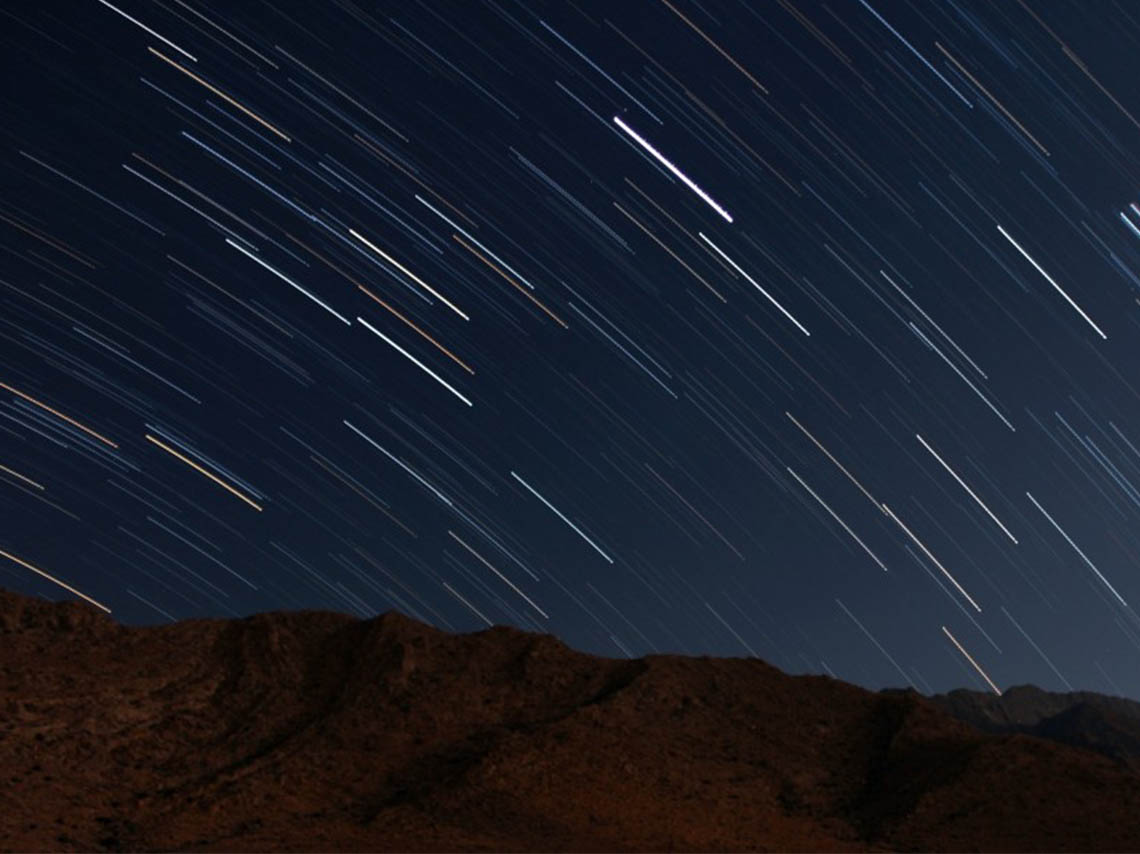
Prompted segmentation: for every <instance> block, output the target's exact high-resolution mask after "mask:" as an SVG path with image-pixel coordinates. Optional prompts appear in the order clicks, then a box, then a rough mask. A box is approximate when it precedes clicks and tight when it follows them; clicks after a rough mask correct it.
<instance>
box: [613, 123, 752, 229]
mask: <svg viewBox="0 0 1140 854" xmlns="http://www.w3.org/2000/svg"><path fill="white" fill-rule="evenodd" d="M614 124H616V125H617V126H618V127H619V128H621V129H622V130H623V131H625V132H626V133H627V134H628V135H629V136H630V137H632V138H633V141H634V142H636V143H637V144H638V145H640V146H641V147H642V148H644V149H645V150H646V151H647V152H649V153H650V154H651V155H653V157H654V159H655V160H657V162H658V163H660V164H661V165H662V166H664V167H665V168H666V169H668V170H669V171H670V172H672V173H673V174H674V175H676V176H677V177H678V178H680V179H681V181H682V182H683V183H684V185H685V186H686V187H688V188H689V189H690V190H692V191H693V192H694V193H696V194H697V195H698V196H700V197H701V198H702V199H703V200H704V201H705V204H707V205H708V206H709V207H710V208H712V209H713V210H714V211H716V212H717V213H718V214H720V215H721V216H722V217H723V218H724V220H725V221H726V222H732V214H730V213H729V212H728V211H726V210H725V209H724V208H722V207H721V206H720V205H718V204H717V203H716V202H714V201H713V200H712V197H711V196H710V195H709V194H708V193H706V192H705V191H704V190H702V189H701V188H700V187H698V186H697V185H696V184H694V183H693V181H692V180H691V179H690V178H689V176H688V175H686V174H685V173H684V172H682V171H681V170H680V169H678V168H677V167H676V166H674V165H673V164H672V163H670V162H669V160H668V159H667V158H666V157H665V155H663V154H662V153H661V152H660V151H658V150H657V149H656V148H654V147H653V146H652V145H650V144H649V142H648V141H647V140H646V139H645V138H644V137H642V136H641V135H640V134H639V133H638V132H637V131H635V130H634V129H633V128H631V127H630V126H629V125H627V124H626V123H625V122H623V121H622V120H621V117H620V116H614Z"/></svg>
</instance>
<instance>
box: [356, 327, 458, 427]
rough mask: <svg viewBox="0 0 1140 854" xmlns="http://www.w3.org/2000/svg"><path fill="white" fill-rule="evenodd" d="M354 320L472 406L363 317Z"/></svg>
mask: <svg viewBox="0 0 1140 854" xmlns="http://www.w3.org/2000/svg"><path fill="white" fill-rule="evenodd" d="M356 320H357V322H358V323H361V324H363V325H364V326H365V327H366V328H367V329H368V330H369V331H370V332H373V333H375V334H376V335H378V336H379V337H380V338H383V339H384V340H385V341H387V342H388V343H389V344H390V345H392V347H394V348H395V349H397V350H399V351H400V353H402V354H403V355H404V356H406V357H407V358H408V359H410V360H411V361H412V362H414V363H415V364H416V366H417V367H418V368H419V369H420V370H421V371H423V372H424V373H426V374H427V375H428V376H430V377H431V378H432V379H433V380H435V381H436V382H437V383H439V384H440V385H441V386H443V387H444V388H445V389H447V390H448V391H449V392H451V393H452V394H454V395H455V396H456V397H458V398H459V399H460V400H462V401H463V402H464V403H466V404H467V405H468V406H472V403H471V401H470V400H468V399H467V398H465V397H464V396H463V395H461V394H460V393H459V392H457V391H456V390H455V389H454V388H452V387H451V386H450V385H448V383H447V380H445V379H444V378H443V377H441V376H440V375H439V374H437V373H436V372H435V371H433V370H432V369H431V368H429V367H428V366H427V365H425V364H424V363H423V362H421V361H420V360H419V359H417V358H416V357H415V356H413V355H412V354H411V353H409V352H408V351H407V350H405V349H404V348H403V347H401V346H400V345H399V344H397V343H396V342H395V341H393V340H392V339H391V338H389V337H388V336H387V335H385V334H384V333H383V332H381V331H380V330H379V329H377V328H376V327H375V326H373V325H372V324H371V323H369V322H368V321H367V320H365V319H364V318H363V317H358V318H356Z"/></svg>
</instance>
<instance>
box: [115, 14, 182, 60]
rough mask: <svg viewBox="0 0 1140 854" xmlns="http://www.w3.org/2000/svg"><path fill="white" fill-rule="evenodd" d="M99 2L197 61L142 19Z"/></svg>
mask: <svg viewBox="0 0 1140 854" xmlns="http://www.w3.org/2000/svg"><path fill="white" fill-rule="evenodd" d="M99 2H100V3H102V4H103V5H104V6H106V7H107V8H108V9H110V10H111V11H112V12H116V13H118V14H120V15H122V16H123V17H124V18H126V19H127V20H128V21H130V22H131V23H132V24H134V25H135V26H136V27H140V28H142V29H144V30H146V31H147V32H148V33H150V34H151V35H152V36H154V37H155V38H156V39H158V40H159V41H161V42H162V43H163V44H168V45H170V46H171V47H172V48H174V49H175V50H176V51H178V52H179V53H180V54H182V55H183V56H184V57H186V58H187V59H188V60H190V61H191V62H197V61H198V60H197V59H195V58H194V57H193V56H191V55H190V54H188V53H187V52H186V51H184V50H183V49H182V48H180V47H179V46H178V45H176V44H175V43H174V42H172V41H171V40H170V39H168V38H166V37H165V36H160V35H159V34H158V33H156V32H155V31H154V30H152V29H151V28H150V27H148V26H147V25H146V24H144V23H143V22H142V21H139V20H136V19H134V18H132V17H131V16H130V15H128V14H127V13H126V12H124V11H123V10H122V9H116V8H115V7H114V6H112V5H111V4H110V3H108V2H107V0H99Z"/></svg>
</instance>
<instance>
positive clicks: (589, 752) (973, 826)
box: [0, 591, 1140, 851]
mask: <svg viewBox="0 0 1140 854" xmlns="http://www.w3.org/2000/svg"><path fill="white" fill-rule="evenodd" d="M1086 705H1087V704H1086ZM0 710H2V715H0V774H2V775H3V776H2V778H0V848H3V849H6V850H88V851H90V850H158V849H162V850H196V851H249V850H257V851H273V850H292V851H329V850H338V851H344V850H370V851H383V850H399V851H433V850H436V851H477V850H481V851H492V850H494V851H520V850H540V851H559V850H569V851H622V850H640V851H653V850H682V851H742V850H748V851H763V850H777V851H885V850H894V851H898V850H911V851H915V850H918V851H966V850H986V851H1094V850H1095V851H1128V850H1137V849H1140V775H1137V774H1135V773H1132V772H1131V771H1129V770H1128V769H1127V768H1124V767H1122V766H1121V765H1120V764H1119V763H1117V762H1114V761H1112V760H1110V759H1108V758H1106V757H1104V756H1101V755H1098V754H1096V753H1093V752H1090V751H1087V750H1080V749H1076V748H1073V747H1070V746H1068V745H1065V744H1057V743H1054V742H1053V741H1050V740H1045V739H1041V738H1037V737H1032V736H1027V735H1023V734H1019V733H1014V734H1002V733H987V732H983V731H981V730H979V729H977V728H975V727H973V726H969V725H967V724H966V723H963V722H962V721H959V720H956V719H955V718H953V717H952V716H950V715H949V714H947V713H946V712H945V711H943V710H942V709H941V708H939V707H938V705H936V704H935V703H932V702H928V701H927V700H926V699H924V698H922V697H920V696H919V695H917V694H914V693H913V692H900V693H889V694H888V693H873V692H870V691H866V690H864V689H862V688H858V687H856V686H854V685H849V684H847V683H844V682H839V681H836V680H833V679H830V678H828V677H823V676H788V675H786V674H784V673H782V672H780V671H779V670H776V669H775V668H773V667H771V666H769V665H767V664H765V663H764V662H762V661H759V660H756V659H717V658H686V657H681V656H669V655H657V656H649V657H646V658H643V659H636V660H624V659H623V660H615V659H606V658H600V657H596V656H591V655H586V654H583V653H579V652H575V651H574V650H571V649H569V648H568V647H566V646H565V645H564V644H562V643H560V642H559V641H558V640H556V639H554V638H553V637H550V636H546V635H535V634H529V633H526V632H522V631H519V630H516V629H510V628H501V627H496V628H492V629H488V630H486V631H481V632H477V633H473V634H462V635H460V634H449V633H446V632H442V631H439V630H437V629H434V628H431V627H429V626H425V625H422V624H420V623H418V622H416V621H414V620H411V619H409V618H406V617H402V616H400V615H398V614H394V613H388V614H385V615H383V616H381V617H378V618H376V619H372V620H364V621H362V620H357V619H354V618H352V617H348V616H344V615H340V614H333V613H325V612H312V611H305V612H293V613H271V614H260V615H257V616H253V617H249V618H246V619H241V620H186V621H182V622H178V623H174V624H171V625H167V626H162V627H153V628H128V627H124V626H121V625H118V624H116V623H115V622H113V621H112V620H111V619H110V618H108V617H106V616H105V615H103V614H101V613H100V612H98V611H96V610H94V609H92V608H89V607H87V606H84V605H80V604H75V603H68V604H53V603H49V602H45V601H42V600H38V599H31V598H26V597H22V596H17V595H14V594H10V593H3V592H2V591H0ZM1067 710H1068V711H1069V713H1070V715H1071V717H1072V718H1074V719H1077V718H1080V716H1081V715H1085V714H1086V712H1085V711H1083V710H1082V709H1081V707H1080V706H1073V705H1072V704H1070V706H1069V707H1068V709H1067ZM1065 711H1066V709H1059V710H1058V711H1057V712H1056V713H1054V714H1052V715H1049V716H1041V715H1038V717H1036V718H1032V720H1033V721H1034V723H1036V724H1040V723H1042V722H1044V721H1047V720H1056V718H1057V716H1058V715H1059V714H1062V713H1064V712H1065ZM1008 714H1010V715H1013V716H1014V718H1016V719H1017V720H1022V719H1023V718H1020V717H1017V716H1018V715H1022V714H1023V712H1022V711H1017V710H1012V709H1011V711H1009V712H1008ZM1024 715H1027V716H1029V717H1025V718H1024V720H1030V719H1031V713H1030V712H1024ZM1062 722H1063V721H1062ZM1074 725H1076V726H1082V727H1083V726H1086V724H1085V723H1084V722H1083V721H1081V720H1076V722H1075V723H1074Z"/></svg>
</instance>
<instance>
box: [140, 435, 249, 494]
mask: <svg viewBox="0 0 1140 854" xmlns="http://www.w3.org/2000/svg"><path fill="white" fill-rule="evenodd" d="M146 438H147V440H148V441H150V442H153V443H154V444H156V445H158V447H160V448H162V450H164V451H166V452H167V453H168V454H171V455H172V456H175V457H177V458H178V459H180V460H182V462H184V463H186V465H188V466H190V467H191V468H192V469H194V470H195V471H196V472H198V473H199V474H204V475H205V476H206V477H208V478H209V479H210V480H212V481H213V482H214V483H216V484H217V485H218V486H220V487H222V488H223V489H226V490H228V491H229V492H232V493H233V494H234V495H236V496H237V497H238V498H240V499H241V500H242V501H244V502H245V503H246V504H248V505H249V506H250V507H252V508H253V509H254V510H256V511H258V512H259V513H260V512H261V509H262V508H261V506H260V505H258V504H255V503H254V502H253V501H251V500H250V499H249V498H246V497H245V496H244V495H242V494H241V493H240V492H238V491H237V490H236V489H234V488H233V487H232V486H230V485H229V484H228V483H226V482H225V481H224V480H222V479H221V478H220V477H218V476H217V475H215V474H213V473H211V472H208V471H206V470H205V469H204V468H202V467H201V466H200V465H198V464H197V463H196V462H194V461H193V460H191V459H189V458H188V457H185V456H183V455H182V454H180V453H178V451H176V450H174V448H172V447H170V446H169V445H167V444H165V443H164V442H161V441H159V440H158V439H156V438H154V436H152V435H150V434H149V433H147V434H146Z"/></svg>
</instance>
